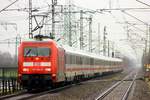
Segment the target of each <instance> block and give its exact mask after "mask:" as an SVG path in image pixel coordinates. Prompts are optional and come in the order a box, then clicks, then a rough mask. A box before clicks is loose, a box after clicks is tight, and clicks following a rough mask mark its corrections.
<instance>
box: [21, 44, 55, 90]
mask: <svg viewBox="0 0 150 100" xmlns="http://www.w3.org/2000/svg"><path fill="white" fill-rule="evenodd" d="M51 51H52V47H51V45H50V43H49V42H48V43H46V42H23V43H22V44H21V45H20V47H19V56H18V62H19V68H18V76H19V80H20V82H21V84H22V85H23V87H24V88H27V89H33V88H42V87H44V86H49V85H50V84H51V83H52V77H51V76H52V74H53V72H52V71H53V70H54V69H53V68H54V66H53V67H52V52H51Z"/></svg>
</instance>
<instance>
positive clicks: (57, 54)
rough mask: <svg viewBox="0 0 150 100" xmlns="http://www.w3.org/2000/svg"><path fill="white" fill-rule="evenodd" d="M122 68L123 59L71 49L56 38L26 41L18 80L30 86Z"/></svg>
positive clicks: (84, 77) (115, 70)
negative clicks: (55, 39) (58, 42)
mask: <svg viewBox="0 0 150 100" xmlns="http://www.w3.org/2000/svg"><path fill="white" fill-rule="evenodd" d="M122 70H123V61H122V59H119V58H111V57H104V56H101V55H96V54H93V53H87V52H85V51H82V50H76V49H71V48H68V47H65V46H62V45H58V44H57V43H56V42H55V41H54V40H52V39H46V40H42V41H41V40H34V39H33V40H28V41H22V42H21V43H20V45H19V47H18V81H19V82H20V84H21V85H22V86H23V88H26V89H28V90H31V89H35V88H43V87H48V86H50V87H51V86H55V85H56V84H58V83H64V82H74V81H79V80H84V79H87V78H91V77H94V76H98V75H103V74H106V73H112V72H119V71H122Z"/></svg>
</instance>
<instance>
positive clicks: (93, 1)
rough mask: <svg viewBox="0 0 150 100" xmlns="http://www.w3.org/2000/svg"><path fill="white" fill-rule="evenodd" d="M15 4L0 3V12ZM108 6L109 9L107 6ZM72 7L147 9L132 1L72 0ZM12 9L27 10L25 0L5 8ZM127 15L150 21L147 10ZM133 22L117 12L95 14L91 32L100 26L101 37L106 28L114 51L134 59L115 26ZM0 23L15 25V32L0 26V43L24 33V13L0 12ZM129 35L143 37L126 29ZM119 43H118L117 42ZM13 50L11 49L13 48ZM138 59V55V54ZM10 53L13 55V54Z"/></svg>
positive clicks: (40, 1) (39, 2)
mask: <svg viewBox="0 0 150 100" xmlns="http://www.w3.org/2000/svg"><path fill="white" fill-rule="evenodd" d="M13 1H15V0H0V4H1V6H0V9H3V8H4V7H6V6H7V5H9V4H10V3H11V2H13ZM32 1H33V6H34V7H44V6H47V5H48V4H51V0H32ZM57 1H58V4H65V3H66V2H67V1H68V0H57ZM141 1H142V2H145V3H147V4H150V0H141ZM110 2H111V5H110ZM72 3H73V4H75V5H76V6H79V7H82V8H85V9H86V8H87V9H92V10H96V9H109V8H110V7H111V8H112V9H113V8H143V7H145V8H148V6H146V5H143V4H141V3H139V2H137V1H136V0H74V1H72ZM9 8H10V9H12V8H16V9H17V8H28V0H19V1H18V2H17V3H16V4H14V5H13V6H11V7H9ZM127 12H128V13H130V14H132V15H134V16H136V17H137V18H139V19H141V20H142V21H144V22H146V23H149V22H150V19H149V16H150V12H149V11H147V10H130V11H127ZM124 21H129V22H136V23H138V24H142V23H141V22H139V21H137V20H135V19H133V18H131V17H129V16H127V15H126V14H124V13H122V12H121V11H112V12H111V13H108V12H103V14H95V15H93V23H94V24H93V29H96V28H95V27H97V23H100V24H101V33H102V32H103V27H104V26H107V32H108V38H109V39H110V40H112V41H115V42H116V43H117V47H120V48H121V49H120V51H123V52H124V53H127V54H128V56H132V57H133V58H135V52H134V50H133V49H131V46H132V44H131V43H128V41H123V40H125V39H126V38H127V34H126V29H125V27H126V26H125V24H118V22H124ZM0 22H9V23H16V24H17V30H16V28H15V26H9V27H7V29H6V27H5V26H0V40H4V39H7V38H12V37H15V36H16V35H17V34H20V35H23V34H27V33H28V13H27V12H22V11H20V12H18V11H9V12H1V13H0ZM136 27H138V28H141V29H142V30H143V31H146V28H145V26H144V25H141V26H136ZM130 28H131V31H132V33H137V34H139V35H140V36H141V37H142V36H143V37H144V36H145V34H144V33H142V32H140V31H137V30H136V29H134V28H133V27H130ZM120 40H122V41H120ZM2 47H3V46H1V47H0V49H2V50H9V51H10V52H12V50H10V49H8V48H11V47H12V45H7V46H6V45H5V49H4V48H2ZM13 47H14V45H13ZM138 51H140V53H139V55H140V54H141V51H142V49H141V50H138ZM13 52H14V51H13Z"/></svg>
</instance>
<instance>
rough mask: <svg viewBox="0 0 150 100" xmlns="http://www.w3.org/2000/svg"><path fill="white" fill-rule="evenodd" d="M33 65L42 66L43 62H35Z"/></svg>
mask: <svg viewBox="0 0 150 100" xmlns="http://www.w3.org/2000/svg"><path fill="white" fill-rule="evenodd" d="M33 65H34V66H40V65H41V64H40V62H34V63H33Z"/></svg>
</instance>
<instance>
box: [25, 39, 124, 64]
mask: <svg viewBox="0 0 150 100" xmlns="http://www.w3.org/2000/svg"><path fill="white" fill-rule="evenodd" d="M30 42H33V43H34V42H40V43H44V42H52V43H53V44H55V45H56V46H57V47H61V48H64V50H65V52H67V53H70V54H76V55H82V56H87V57H92V58H97V59H101V60H105V61H117V62H122V59H119V58H112V57H105V56H102V55H96V54H94V53H90V52H86V51H83V50H79V49H76V48H72V47H69V46H64V45H63V46H62V45H57V43H56V42H55V41H54V40H52V39H43V40H42V41H37V40H35V39H28V40H24V41H23V43H30Z"/></svg>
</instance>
